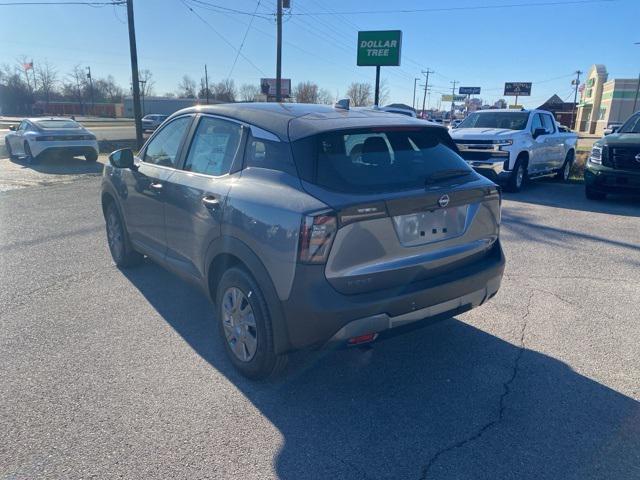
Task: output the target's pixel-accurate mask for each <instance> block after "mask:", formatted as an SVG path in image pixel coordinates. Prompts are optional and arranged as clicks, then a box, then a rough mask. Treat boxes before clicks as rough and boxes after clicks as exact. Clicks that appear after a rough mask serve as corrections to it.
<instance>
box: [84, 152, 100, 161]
mask: <svg viewBox="0 0 640 480" xmlns="http://www.w3.org/2000/svg"><path fill="white" fill-rule="evenodd" d="M84 159H85V160H86V161H87V162H95V161H96V160H98V154H97V153H96V152H91V153H87V154H86V155H85V156H84Z"/></svg>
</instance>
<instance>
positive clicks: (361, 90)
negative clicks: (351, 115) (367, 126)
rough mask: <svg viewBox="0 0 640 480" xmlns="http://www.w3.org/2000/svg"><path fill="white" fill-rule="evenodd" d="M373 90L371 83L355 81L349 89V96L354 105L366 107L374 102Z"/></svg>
mask: <svg viewBox="0 0 640 480" xmlns="http://www.w3.org/2000/svg"><path fill="white" fill-rule="evenodd" d="M372 90H373V89H372V88H371V84H370V83H366V82H353V83H352V84H351V85H349V88H348V89H347V97H349V98H350V99H351V103H352V105H353V106H354V107H366V106H369V105H372V104H373V99H372V98H371V94H372Z"/></svg>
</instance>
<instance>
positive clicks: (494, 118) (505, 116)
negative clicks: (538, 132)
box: [459, 112, 529, 130]
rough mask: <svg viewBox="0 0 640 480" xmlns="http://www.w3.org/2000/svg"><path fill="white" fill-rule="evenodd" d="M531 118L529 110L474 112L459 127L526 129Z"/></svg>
mask: <svg viewBox="0 0 640 480" xmlns="http://www.w3.org/2000/svg"><path fill="white" fill-rule="evenodd" d="M527 120H529V112H486V113H472V114H471V115H469V116H468V117H467V118H465V119H464V121H463V122H462V123H461V124H460V125H459V128H506V129H508V130H524V129H525V127H526V126H527Z"/></svg>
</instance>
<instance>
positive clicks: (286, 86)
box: [260, 78, 291, 97]
mask: <svg viewBox="0 0 640 480" xmlns="http://www.w3.org/2000/svg"><path fill="white" fill-rule="evenodd" d="M260 91H261V92H262V94H263V95H266V96H267V97H274V96H275V95H276V79H275V78H261V79H260ZM280 92H281V94H282V97H289V96H290V95H291V79H290V78H281V79H280Z"/></svg>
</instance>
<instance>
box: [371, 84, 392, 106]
mask: <svg viewBox="0 0 640 480" xmlns="http://www.w3.org/2000/svg"><path fill="white" fill-rule="evenodd" d="M374 94H375V92H374ZM379 95H380V98H379V99H378V104H379V105H384V104H385V103H387V102H388V101H389V97H390V95H391V93H390V91H389V85H388V84H387V80H386V79H385V78H382V79H380V92H379Z"/></svg>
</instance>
